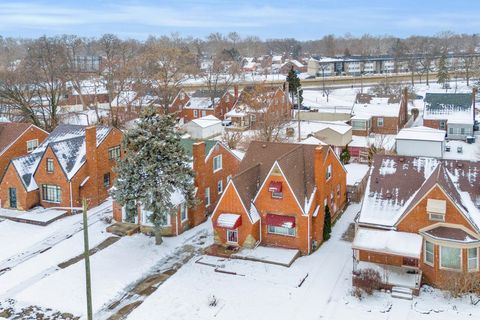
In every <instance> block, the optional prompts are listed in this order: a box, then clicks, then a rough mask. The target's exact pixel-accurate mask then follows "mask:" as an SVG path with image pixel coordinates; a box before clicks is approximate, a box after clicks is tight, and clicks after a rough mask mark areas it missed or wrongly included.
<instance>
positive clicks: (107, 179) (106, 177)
mask: <svg viewBox="0 0 480 320" xmlns="http://www.w3.org/2000/svg"><path fill="white" fill-rule="evenodd" d="M103 185H104V187H105V188H107V187H109V186H110V172H108V173H105V174H104V175H103Z"/></svg>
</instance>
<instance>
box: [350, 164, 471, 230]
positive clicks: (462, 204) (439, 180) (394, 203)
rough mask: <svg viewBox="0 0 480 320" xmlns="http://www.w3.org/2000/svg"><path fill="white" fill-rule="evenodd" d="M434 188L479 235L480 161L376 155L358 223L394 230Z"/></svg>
mask: <svg viewBox="0 0 480 320" xmlns="http://www.w3.org/2000/svg"><path fill="white" fill-rule="evenodd" d="M435 186H438V187H440V188H441V190H443V192H444V193H445V194H446V195H447V196H448V197H449V198H450V199H451V200H452V202H453V203H454V204H455V205H456V206H457V207H458V208H459V210H460V212H461V213H462V214H463V215H464V216H465V218H466V219H467V220H468V221H469V222H470V223H471V224H472V226H473V227H474V228H476V229H477V230H478V231H479V232H480V209H479V208H480V162H473V161H457V160H437V159H433V158H425V157H405V156H386V155H377V156H375V157H374V161H373V164H372V169H371V173H370V177H369V181H368V184H367V188H366V191H365V196H364V200H363V204H362V210H361V213H360V218H359V222H360V223H361V224H371V225H376V226H381V227H385V228H393V227H394V226H395V225H396V224H397V223H399V221H400V219H401V218H402V217H403V216H405V215H406V214H408V213H409V212H410V211H411V210H412V209H413V208H414V207H415V206H416V205H417V203H418V202H419V201H420V200H422V199H423V198H424V196H425V195H426V194H427V193H428V192H429V191H430V190H431V189H432V188H433V187H435Z"/></svg>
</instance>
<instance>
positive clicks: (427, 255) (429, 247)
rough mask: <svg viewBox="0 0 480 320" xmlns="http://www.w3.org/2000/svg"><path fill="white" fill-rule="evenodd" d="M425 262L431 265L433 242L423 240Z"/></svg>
mask: <svg viewBox="0 0 480 320" xmlns="http://www.w3.org/2000/svg"><path fill="white" fill-rule="evenodd" d="M424 255H425V257H424V260H425V263H427V264H429V265H432V266H433V257H434V256H433V243H431V242H429V241H425V254H424Z"/></svg>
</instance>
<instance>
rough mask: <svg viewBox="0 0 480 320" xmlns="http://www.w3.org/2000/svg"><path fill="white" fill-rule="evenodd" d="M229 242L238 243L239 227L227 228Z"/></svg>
mask: <svg viewBox="0 0 480 320" xmlns="http://www.w3.org/2000/svg"><path fill="white" fill-rule="evenodd" d="M227 242H230V243H238V229H235V230H228V229H227Z"/></svg>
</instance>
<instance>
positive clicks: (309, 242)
mask: <svg viewBox="0 0 480 320" xmlns="http://www.w3.org/2000/svg"><path fill="white" fill-rule="evenodd" d="M307 219H308V223H307V237H308V239H307V240H308V241H307V243H308V254H310V247H311V240H310V216H309V215H307Z"/></svg>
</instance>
